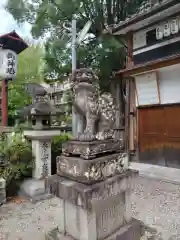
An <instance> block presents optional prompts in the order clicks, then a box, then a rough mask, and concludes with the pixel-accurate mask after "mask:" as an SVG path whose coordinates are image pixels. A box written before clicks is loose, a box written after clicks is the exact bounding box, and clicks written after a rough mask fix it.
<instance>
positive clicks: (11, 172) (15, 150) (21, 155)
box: [0, 132, 34, 188]
mask: <svg viewBox="0 0 180 240" xmlns="http://www.w3.org/2000/svg"><path fill="white" fill-rule="evenodd" d="M0 149H1V150H0V151H1V153H3V155H4V157H5V158H6V161H7V163H8V165H7V166H5V167H4V168H1V169H0V176H1V177H3V178H4V179H5V180H6V184H7V188H8V187H9V185H11V184H12V183H16V182H20V181H23V180H24V179H25V178H27V177H31V176H32V170H33V162H34V161H33V160H34V157H33V155H32V147H31V144H30V143H29V142H28V141H26V140H25V139H24V137H23V135H22V134H21V133H15V132H14V133H13V134H12V135H11V137H9V138H8V139H6V140H5V141H0ZM13 185H14V184H13Z"/></svg>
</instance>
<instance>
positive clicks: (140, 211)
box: [0, 177, 180, 240]
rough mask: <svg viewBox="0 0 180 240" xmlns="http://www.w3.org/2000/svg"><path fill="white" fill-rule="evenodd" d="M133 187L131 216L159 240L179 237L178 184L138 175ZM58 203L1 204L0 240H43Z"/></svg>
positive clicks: (52, 224) (54, 223) (53, 222)
mask: <svg viewBox="0 0 180 240" xmlns="http://www.w3.org/2000/svg"><path fill="white" fill-rule="evenodd" d="M133 189H134V191H133V195H132V208H133V214H134V216H135V217H136V218H138V219H140V220H142V221H144V222H145V223H146V224H147V225H150V226H153V227H155V228H157V229H158V231H160V232H162V234H163V240H175V239H178V240H180V185H177V184H172V183H167V182H160V181H157V180H153V179H146V178H141V177H140V178H138V179H137V180H136V181H135V182H134V187H133ZM60 207H61V206H60V205H59V201H58V199H56V198H54V199H51V200H46V201H43V202H40V203H36V204H31V203H29V202H26V203H22V204H13V203H11V204H7V205H4V206H2V207H1V208H0V240H32V239H33V240H41V239H43V240H44V235H45V232H47V231H48V230H50V229H52V228H55V227H56V226H57V225H58V217H59V214H60V213H59V208H60ZM172 236H174V238H171V239H170V237H172Z"/></svg>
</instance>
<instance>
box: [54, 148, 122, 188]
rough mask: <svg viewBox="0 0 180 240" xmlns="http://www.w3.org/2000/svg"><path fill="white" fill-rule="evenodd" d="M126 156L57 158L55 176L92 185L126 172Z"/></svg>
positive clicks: (116, 154)
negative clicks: (90, 158)
mask: <svg viewBox="0 0 180 240" xmlns="http://www.w3.org/2000/svg"><path fill="white" fill-rule="evenodd" d="M125 162H126V155H125V154H124V153H122V154H121V153H114V154H110V155H105V156H102V157H98V158H95V159H92V160H84V159H81V158H79V157H67V156H63V155H61V156H59V157H57V174H58V175H60V176H62V177H67V178H70V179H72V180H75V181H78V182H82V183H86V184H92V183H95V182H99V181H102V180H105V179H106V178H109V177H112V176H114V175H117V174H120V173H121V172H123V171H125V170H127V164H125Z"/></svg>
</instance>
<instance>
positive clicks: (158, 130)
mask: <svg viewBox="0 0 180 240" xmlns="http://www.w3.org/2000/svg"><path fill="white" fill-rule="evenodd" d="M108 32H110V33H111V34H114V35H119V36H123V37H126V39H127V49H128V59H127V65H126V68H125V69H123V70H120V71H119V72H118V73H117V74H118V75H119V76H121V77H123V78H126V81H127V82H126V83H127V84H126V85H127V86H129V91H130V93H131V94H130V98H129V109H130V110H129V126H128V132H129V149H130V151H131V152H136V154H137V156H138V159H139V161H141V162H148V163H151V164H158V165H165V166H170V167H179V166H180V1H179V0H166V1H156V2H155V1H153V3H151V2H149V3H146V4H145V5H144V6H143V7H142V8H140V12H139V13H137V14H135V15H134V16H132V17H131V18H129V19H127V20H126V21H124V22H121V23H120V24H118V25H116V26H113V27H110V28H109V29H108Z"/></svg>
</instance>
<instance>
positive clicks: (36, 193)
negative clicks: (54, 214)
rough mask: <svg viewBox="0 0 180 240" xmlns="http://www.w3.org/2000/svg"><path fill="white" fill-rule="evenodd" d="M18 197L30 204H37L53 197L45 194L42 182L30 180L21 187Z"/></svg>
mask: <svg viewBox="0 0 180 240" xmlns="http://www.w3.org/2000/svg"><path fill="white" fill-rule="evenodd" d="M19 195H21V196H23V197H25V198H27V199H28V200H30V201H31V202H37V201H41V200H44V199H48V198H51V197H52V196H53V195H52V194H49V193H48V192H47V193H46V192H45V183H44V180H37V179H30V180H27V181H24V183H23V184H22V185H21V188H20V193H19Z"/></svg>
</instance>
